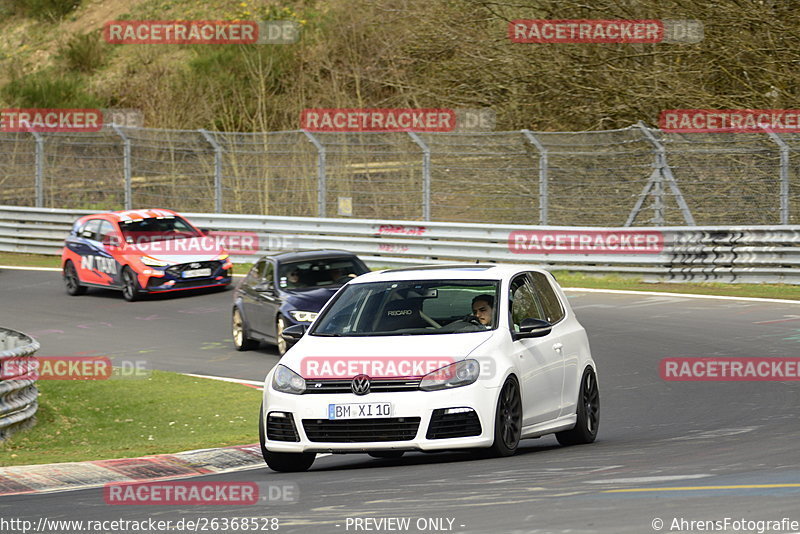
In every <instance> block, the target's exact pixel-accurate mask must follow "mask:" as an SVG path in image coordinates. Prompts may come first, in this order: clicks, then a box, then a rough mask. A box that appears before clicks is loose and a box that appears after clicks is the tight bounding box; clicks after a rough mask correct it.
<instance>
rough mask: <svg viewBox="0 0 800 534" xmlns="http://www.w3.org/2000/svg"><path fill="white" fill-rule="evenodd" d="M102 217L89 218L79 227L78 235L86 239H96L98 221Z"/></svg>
mask: <svg viewBox="0 0 800 534" xmlns="http://www.w3.org/2000/svg"><path fill="white" fill-rule="evenodd" d="M101 221H102V219H89V220H88V221H86V224H84V225H83V228H81V229H80V231H79V232H78V235H79V236H80V237H83V238H86V239H94V240H96V239H97V230H98V229H100V222H101Z"/></svg>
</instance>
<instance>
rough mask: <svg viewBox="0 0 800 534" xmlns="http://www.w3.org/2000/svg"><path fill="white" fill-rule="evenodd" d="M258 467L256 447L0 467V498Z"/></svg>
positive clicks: (260, 464) (243, 446) (258, 454)
mask: <svg viewBox="0 0 800 534" xmlns="http://www.w3.org/2000/svg"><path fill="white" fill-rule="evenodd" d="M257 467H264V469H266V468H267V467H266V465H265V464H264V459H263V458H262V456H261V446H260V445H259V444H258V443H256V444H253V445H237V446H234V447H224V448H218V449H198V450H194V451H186V452H178V453H174V454H159V455H155V456H143V457H140V458H120V459H116V460H96V461H91V462H66V463H60V464H45V465H20V466H11V467H0V495H21V494H26V493H50V492H56V491H69V490H79V489H86V488H96V487H101V486H104V485H106V484H111V483H119V482H144V481H148V482H149V481H157V480H173V479H180V478H188V477H195V476H200V475H213V474H221V473H230V472H234V471H240V470H245V469H255V468H257Z"/></svg>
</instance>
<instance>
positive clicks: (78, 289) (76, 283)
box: [64, 260, 86, 297]
mask: <svg viewBox="0 0 800 534" xmlns="http://www.w3.org/2000/svg"><path fill="white" fill-rule="evenodd" d="M64 285H65V286H66V287H67V294H68V295H72V296H73V297H74V296H78V295H83V294H85V293H86V286H82V285H81V280H80V278H78V271H77V270H76V269H75V265H73V264H72V262H71V261H69V260H68V261H67V263H65V264H64Z"/></svg>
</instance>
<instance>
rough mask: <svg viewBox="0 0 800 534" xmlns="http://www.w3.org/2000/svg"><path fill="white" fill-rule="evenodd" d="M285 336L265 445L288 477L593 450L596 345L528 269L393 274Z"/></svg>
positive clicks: (359, 281) (360, 285)
mask: <svg viewBox="0 0 800 534" xmlns="http://www.w3.org/2000/svg"><path fill="white" fill-rule="evenodd" d="M304 328H305V326H300V325H298V326H293V327H290V328H287V329H286V330H285V332H284V336H285V338H286V339H287V341H289V343H294V345H293V346H292V348H291V349H290V350H289V351H288V352H287V353H286V355H285V356H284V357H283V358H281V360H280V362H279V363H278V365H276V366H275V367H274V368H273V369H272V370H271V371H270V372H269V374H267V377H266V379H265V382H264V398H263V404H262V407H261V417H260V425H259V426H260V428H259V434H260V437H261V450H262V453H263V455H264V460H265V461H266V462H267V464H268V465H269V467H270V468H272V469H274V470H276V471H303V470H306V469H308V468H309V467H311V464H312V463H313V462H314V458H315V455H316V453H320V452H332V453H356V452H363V453H368V454H370V455H371V456H374V457H377V458H396V457H400V456H402V455H403V453H404V452H405V451H414V450H417V451H435V450H447V449H484V450H485V452H488V453H490V454H492V455H497V456H509V455H512V454H514V452H515V451H516V449H517V446H518V444H519V441H520V439H525V438H536V437H539V436H543V435H545V434H552V433H555V435H556V438H557V439H558V441H559V442H560V443H561V444H562V445H568V444H578V443H591V442H592V441H594V439H595V437H596V435H597V429H598V424H599V413H600V412H599V409H600V396H599V390H598V383H597V371H596V368H595V363H594V360H592V356H591V353H590V351H589V342H588V340H587V337H586V332H585V331H584V329H583V327H582V326H581V324H580V323H579V322H578V320H577V319H576V318H575V315H574V313H573V312H572V309H571V308H570V305H569V303H568V302H567V299H566V297H565V296H564V293H563V291H562V290H561V288H560V287H559V286H558V284H557V283H556V281H555V279H554V278H553V277H552V275H550V274H549V273H548V272H546V271H542V270H537V269H533V268H530V267H529V266H524V265H477V264H476V265H451V266H434V267H420V268H409V269H392V270H385V271H380V272H372V273H368V274H365V275H362V276H359V277H358V278H356V279H354V280H353V281H351V282H350V283H348V284H347V285H345V286H344V287H342V289H341V290H339V292H338V293H336V295H335V296H334V297H333V298H332V299H331V300H330V301H329V302H328V303H327V304H326V306H325V308H324V309H323V310H322V311H321V312H320V315H319V317H318V318H317V320H316V321H315V322H314V323H313V324H312V325H311V326H310V327H309V328H308V331H304Z"/></svg>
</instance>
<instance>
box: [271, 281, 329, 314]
mask: <svg viewBox="0 0 800 534" xmlns="http://www.w3.org/2000/svg"><path fill="white" fill-rule="evenodd" d="M339 288H341V286H336V287H318V288H315V289H307V290H304V291H286V292H285V295H286V297H285V302H286V303H287V304H289V305H290V306H291V307H293V308H294V309H297V310H303V311H310V312H318V311H319V310H321V309H322V307H323V306H324V305H325V303H326V302H328V301H329V300H330V299H331V297H332V296H333V295H335V294H336V292H337V291H339ZM284 291H285V290H284Z"/></svg>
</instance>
